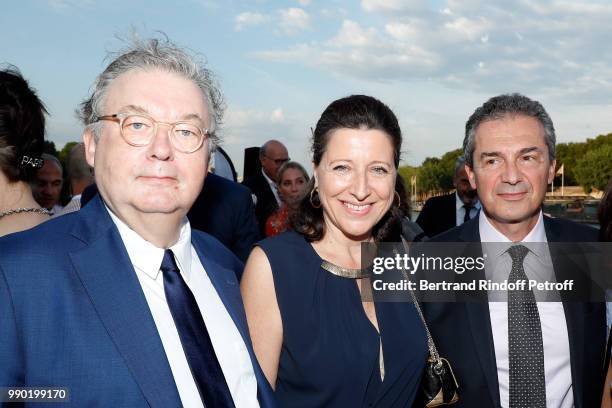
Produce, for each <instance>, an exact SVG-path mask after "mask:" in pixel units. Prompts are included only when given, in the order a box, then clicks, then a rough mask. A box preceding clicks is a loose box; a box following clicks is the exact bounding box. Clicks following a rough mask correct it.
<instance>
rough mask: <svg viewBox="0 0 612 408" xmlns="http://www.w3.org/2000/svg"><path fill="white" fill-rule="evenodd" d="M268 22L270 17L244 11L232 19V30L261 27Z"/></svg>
mask: <svg viewBox="0 0 612 408" xmlns="http://www.w3.org/2000/svg"><path fill="white" fill-rule="evenodd" d="M269 20H270V17H269V16H267V15H265V14H262V13H254V12H250V11H246V12H244V13H240V14H238V15H237V16H236V17H235V18H234V29H235V30H236V31H240V30H242V29H243V28H245V27H249V26H256V25H261V24H264V23H266V22H268V21H269Z"/></svg>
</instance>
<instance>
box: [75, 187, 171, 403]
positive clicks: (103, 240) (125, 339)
mask: <svg viewBox="0 0 612 408" xmlns="http://www.w3.org/2000/svg"><path fill="white" fill-rule="evenodd" d="M79 216H80V217H81V218H82V220H83V223H81V225H79V227H78V228H77V229H75V230H74V231H73V235H74V236H75V237H78V238H79V239H81V240H83V241H85V242H86V243H87V244H88V245H87V246H85V247H84V248H83V249H80V250H77V251H75V252H72V253H71V254H70V258H71V260H72V263H73V265H74V268H75V270H76V272H77V275H78V276H79V278H80V280H81V282H82V283H83V286H84V287H85V290H86V292H87V294H88V295H89V298H90V299H91V302H92V303H93V305H94V308H95V310H96V312H97V313H98V316H99V318H100V320H101V321H102V323H103V325H104V327H105V328H106V330H107V332H108V334H109V336H110V338H111V339H112V341H113V342H114V344H115V346H116V347H117V350H118V351H119V354H120V355H121V356H122V357H123V359H124V360H125V363H126V365H127V366H128V368H129V370H130V372H131V373H132V375H133V376H134V379H135V380H136V383H137V384H138V385H139V387H140V389H141V391H142V393H143V395H144V397H145V399H146V400H147V402H148V403H149V405H150V406H151V407H160V408H161V407H174V406H180V405H181V402H180V397H179V395H178V390H177V388H176V384H175V382H174V377H173V375H172V371H171V369H170V365H169V363H168V360H167V358H166V353H165V351H164V348H163V345H162V343H161V339H160V337H159V334H158V332H157V328H156V326H155V322H154V320H153V317H152V315H151V312H150V310H149V306H148V304H147V301H146V299H145V297H144V294H143V292H142V288H141V286H140V283H139V282H138V278H137V277H136V274H135V272H134V269H133V266H132V264H131V262H130V259H129V256H128V254H127V251H126V249H125V247H124V245H123V242H122V240H121V237H120V235H119V232H118V230H117V229H116V227H115V226H114V224H113V223H112V220H111V219H110V216H109V215H108V213H107V212H106V209H105V208H104V205H103V203H102V201H101V199H100V198H99V196H97V197H95V198H94V199H93V200H92V202H91V203H90V204H89V205H87V206H86V207H85V208H83V209H82V210H81V212H80V214H79Z"/></svg>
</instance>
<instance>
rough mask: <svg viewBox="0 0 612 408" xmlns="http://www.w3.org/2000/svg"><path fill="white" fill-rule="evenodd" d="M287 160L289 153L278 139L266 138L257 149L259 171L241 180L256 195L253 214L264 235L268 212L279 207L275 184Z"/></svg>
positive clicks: (270, 212)
mask: <svg viewBox="0 0 612 408" xmlns="http://www.w3.org/2000/svg"><path fill="white" fill-rule="evenodd" d="M288 161H289V153H287V148H286V147H285V145H284V144H282V143H281V142H279V141H278V140H268V141H267V142H266V143H264V144H263V146H261V148H260V149H259V162H260V163H261V171H260V172H259V173H256V174H254V175H253V176H251V177H249V178H248V179H246V180H244V181H243V182H242V184H243V185H245V186H247V187H248V188H249V189H251V192H252V193H253V194H254V195H255V197H256V202H255V216H256V217H257V224H258V225H259V233H260V235H261V236H262V237H265V231H266V221H267V219H268V217H269V216H270V214H272V213H273V212H274V211H276V210H278V209H279V208H280V204H281V200H280V196H279V194H278V190H277V186H276V176H277V174H278V169H280V167H281V166H282V165H283V164H284V163H286V162H288Z"/></svg>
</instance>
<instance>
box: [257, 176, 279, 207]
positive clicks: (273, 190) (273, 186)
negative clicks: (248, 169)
mask: <svg viewBox="0 0 612 408" xmlns="http://www.w3.org/2000/svg"><path fill="white" fill-rule="evenodd" d="M261 174H263V176H264V178H265V179H266V181H267V182H268V184H269V185H270V190H272V194H274V198H275V199H276V204H278V206H279V207H280V206H281V199H280V196H279V195H278V187H277V186H276V183H275V182H274V180H272V179H271V178H270V177H268V175H267V174H266V172H265V171H264V170H263V169H261Z"/></svg>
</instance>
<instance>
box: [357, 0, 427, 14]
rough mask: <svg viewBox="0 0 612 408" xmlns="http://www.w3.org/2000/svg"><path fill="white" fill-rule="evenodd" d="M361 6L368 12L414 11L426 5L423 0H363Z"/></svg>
mask: <svg viewBox="0 0 612 408" xmlns="http://www.w3.org/2000/svg"><path fill="white" fill-rule="evenodd" d="M361 7H362V8H363V9H364V10H365V11H368V12H382V13H397V12H414V11H417V10H423V9H425V7H426V4H425V1H423V0H361Z"/></svg>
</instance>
